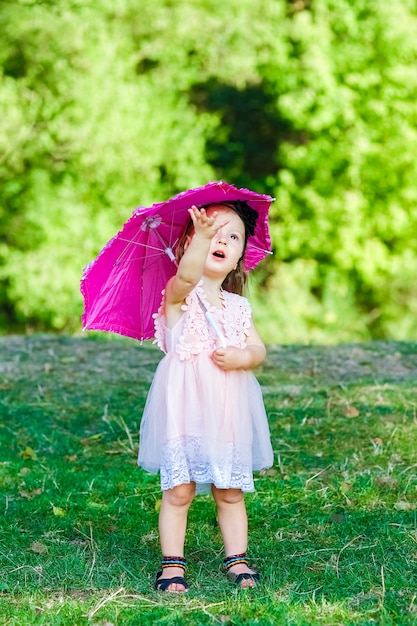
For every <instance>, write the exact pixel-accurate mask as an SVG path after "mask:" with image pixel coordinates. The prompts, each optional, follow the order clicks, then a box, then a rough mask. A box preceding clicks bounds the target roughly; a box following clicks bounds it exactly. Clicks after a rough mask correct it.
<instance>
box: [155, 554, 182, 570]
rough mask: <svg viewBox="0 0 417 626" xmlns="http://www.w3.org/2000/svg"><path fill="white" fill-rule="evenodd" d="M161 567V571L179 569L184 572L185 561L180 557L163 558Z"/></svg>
mask: <svg viewBox="0 0 417 626" xmlns="http://www.w3.org/2000/svg"><path fill="white" fill-rule="evenodd" d="M161 567H162V569H165V568H167V567H180V568H181V569H182V570H184V571H185V570H186V569H187V561H186V560H185V559H184V557H182V556H163V557H162V562H161Z"/></svg>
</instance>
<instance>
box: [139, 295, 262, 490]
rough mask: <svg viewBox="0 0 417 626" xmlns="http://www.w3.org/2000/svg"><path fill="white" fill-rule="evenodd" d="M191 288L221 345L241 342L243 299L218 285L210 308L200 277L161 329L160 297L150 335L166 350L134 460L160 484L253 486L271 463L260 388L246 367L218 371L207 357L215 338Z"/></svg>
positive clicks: (246, 320) (247, 315) (245, 325)
mask: <svg viewBox="0 0 417 626" xmlns="http://www.w3.org/2000/svg"><path fill="white" fill-rule="evenodd" d="M197 293H198V294H199V296H200V298H201V300H202V301H203V303H204V304H205V306H206V307H207V308H208V309H209V310H210V312H211V314H212V315H213V316H215V318H216V321H217V323H218V325H219V326H220V327H221V329H222V330H223V333H224V335H225V337H226V341H227V344H228V345H231V346H236V347H238V348H244V347H245V346H246V338H247V335H248V330H249V326H250V320H251V309H250V305H249V302H248V301H247V299H246V298H244V297H242V296H239V295H236V294H233V293H228V292H227V291H224V292H223V308H222V309H217V308H215V307H211V306H210V305H209V303H208V302H207V299H206V296H205V293H204V291H203V288H202V286H201V284H199V285H198V286H197V287H196V288H195V289H194V290H193V291H192V292H191V293H190V294H189V296H188V297H187V299H186V303H185V304H184V305H183V310H184V314H183V315H182V316H181V318H180V319H179V320H178V322H177V323H176V324H175V326H174V327H173V328H171V329H169V328H167V326H166V323H165V315H164V299H163V300H162V304H161V307H160V309H159V311H158V313H157V314H156V315H155V330H156V332H155V338H156V339H155V342H156V343H157V344H158V345H159V347H160V348H161V349H162V350H163V351H164V352H165V356H164V357H163V359H162V360H161V361H160V363H159V365H158V367H157V370H156V372H155V376H154V379H153V382H152V385H151V388H150V390H149V394H148V397H147V401H146V405H145V409H144V413H143V416H142V422H141V428H140V446H139V457H138V464H139V465H140V466H141V467H143V468H144V469H145V470H147V471H149V472H151V473H156V472H158V471H160V473H161V474H160V475H161V488H162V490H165V489H171V488H172V487H174V486H177V485H181V484H184V483H189V482H190V481H195V482H196V483H197V487H198V491H199V492H200V493H201V492H204V491H207V490H208V486H209V485H210V484H214V485H215V486H216V487H218V488H220V489H227V488H238V489H242V491H254V484H253V475H252V471H253V470H259V469H264V468H267V467H271V465H272V464H273V452H272V447H271V441H270V434H269V427H268V421H267V416H266V412H265V407H264V403H263V399H262V393H261V389H260V386H259V383H258V381H257V380H256V378H255V376H254V374H253V373H252V371H247V370H232V371H227V372H224V371H223V370H221V369H219V368H218V367H217V366H216V365H215V364H214V363H213V361H212V359H211V358H210V355H211V353H212V352H213V350H214V349H215V348H216V347H217V342H218V338H217V336H216V334H215V332H214V330H213V329H212V327H211V325H209V323H208V322H207V320H206V317H205V315H204V312H203V311H202V309H201V307H200V305H199V303H198V300H197Z"/></svg>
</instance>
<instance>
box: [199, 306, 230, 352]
mask: <svg viewBox="0 0 417 626" xmlns="http://www.w3.org/2000/svg"><path fill="white" fill-rule="evenodd" d="M204 315H205V316H206V318H207V321H208V322H209V323H210V324H211V326H212V328H214V330H215V332H216V335H217V336H218V338H219V339H220V345H221V347H222V348H226V346H227V343H226V337H225V336H224V335H223V333H222V331H221V329H220V326H219V325H218V324H217V322H216V320H215V319H214V317H213V316H212V314H211V313H210V311H205V313H204Z"/></svg>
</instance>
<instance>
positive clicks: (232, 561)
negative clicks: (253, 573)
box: [223, 552, 248, 572]
mask: <svg viewBox="0 0 417 626" xmlns="http://www.w3.org/2000/svg"><path fill="white" fill-rule="evenodd" d="M238 563H242V564H243V565H248V559H247V558H246V552H243V554H233V555H232V556H227V557H226V558H225V559H224V561H223V567H224V569H225V570H226V572H228V571H229V569H230V568H231V567H233V566H234V565H237V564H238Z"/></svg>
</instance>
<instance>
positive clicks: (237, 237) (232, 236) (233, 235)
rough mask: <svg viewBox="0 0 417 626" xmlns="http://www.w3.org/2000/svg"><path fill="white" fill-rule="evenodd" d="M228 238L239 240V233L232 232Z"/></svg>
mask: <svg viewBox="0 0 417 626" xmlns="http://www.w3.org/2000/svg"><path fill="white" fill-rule="evenodd" d="M230 238H231V239H234V241H239V235H235V234H232V235H230Z"/></svg>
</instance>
